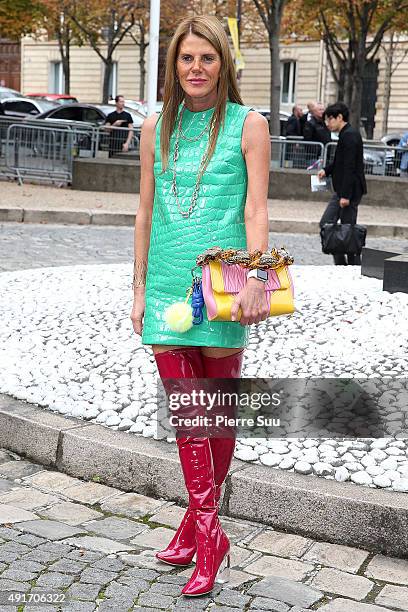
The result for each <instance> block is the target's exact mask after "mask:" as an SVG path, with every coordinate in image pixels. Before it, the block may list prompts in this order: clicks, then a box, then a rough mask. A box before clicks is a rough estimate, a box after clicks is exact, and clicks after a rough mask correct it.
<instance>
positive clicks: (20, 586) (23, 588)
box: [0, 576, 31, 593]
mask: <svg viewBox="0 0 408 612" xmlns="http://www.w3.org/2000/svg"><path fill="white" fill-rule="evenodd" d="M30 588H31V584H30V583H29V582H16V581H15V580H6V579H3V578H1V576H0V591H17V592H18V593H27V591H29V590H30Z"/></svg>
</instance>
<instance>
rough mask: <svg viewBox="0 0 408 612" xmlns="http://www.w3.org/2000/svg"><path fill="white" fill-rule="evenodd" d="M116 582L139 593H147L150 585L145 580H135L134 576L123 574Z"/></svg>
mask: <svg viewBox="0 0 408 612" xmlns="http://www.w3.org/2000/svg"><path fill="white" fill-rule="evenodd" d="M117 582H118V583H120V584H123V585H125V586H129V587H131V588H132V590H135V589H138V591H139V593H141V592H143V591H148V590H149V589H150V583H149V582H147V580H143V578H135V577H134V576H129V575H128V574H123V575H122V576H120V577H119V578H118V579H117Z"/></svg>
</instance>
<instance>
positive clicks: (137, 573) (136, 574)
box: [125, 567, 170, 582]
mask: <svg viewBox="0 0 408 612" xmlns="http://www.w3.org/2000/svg"><path fill="white" fill-rule="evenodd" d="M125 575H127V576H132V577H133V578H142V579H143V580H155V579H156V578H160V577H161V576H160V574H159V572H156V571H155V570H152V569H147V568H143V567H142V568H140V567H130V568H128V569H127V570H126V573H125ZM163 578H164V582H168V580H167V581H166V578H170V576H166V574H164V575H163Z"/></svg>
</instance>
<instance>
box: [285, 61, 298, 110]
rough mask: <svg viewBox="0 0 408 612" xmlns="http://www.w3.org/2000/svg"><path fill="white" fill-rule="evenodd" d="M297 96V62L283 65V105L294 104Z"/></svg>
mask: <svg viewBox="0 0 408 612" xmlns="http://www.w3.org/2000/svg"><path fill="white" fill-rule="evenodd" d="M295 95H296V62H282V63H281V103H282V104H294V103H295Z"/></svg>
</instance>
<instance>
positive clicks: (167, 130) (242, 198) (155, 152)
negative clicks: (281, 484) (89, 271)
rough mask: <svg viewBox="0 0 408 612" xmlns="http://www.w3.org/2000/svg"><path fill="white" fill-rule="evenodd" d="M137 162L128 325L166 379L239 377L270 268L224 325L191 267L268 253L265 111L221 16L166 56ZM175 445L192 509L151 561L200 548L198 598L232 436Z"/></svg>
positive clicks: (224, 544) (264, 312)
mask: <svg viewBox="0 0 408 612" xmlns="http://www.w3.org/2000/svg"><path fill="white" fill-rule="evenodd" d="M140 159H141V186H140V206H139V209H138V212H137V219H136V225H135V262H134V277H133V285H134V303H133V308H132V313H131V319H132V323H133V327H134V331H135V333H136V334H139V335H141V339H142V343H143V344H149V345H151V346H152V350H153V353H154V356H155V360H156V363H157V367H158V371H159V374H160V377H161V378H162V379H164V380H165V379H168V378H177V379H183V378H190V379H191V378H214V377H217V378H239V377H240V376H241V366H242V360H243V354H244V349H245V346H246V345H247V343H248V338H249V325H251V324H253V323H258V322H260V321H262V320H264V319H266V317H267V316H268V314H269V307H268V303H267V299H266V291H265V271H264V270H260V269H255V270H252V271H251V273H250V277H249V278H246V277H245V284H244V286H243V287H242V289H241V290H240V291H239V292H238V293H237V294H236V295H235V299H234V302H233V305H232V307H231V312H230V320H217V321H216V320H209V318H208V317H207V312H206V309H205V308H203V302H202V298H201V302H200V296H199V295H198V294H199V291H198V293H197V292H196V291H195V290H196V289H197V288H198V289H200V287H201V285H200V281H199V280H198V281H197V278H195V277H194V271H193V269H194V267H196V258H197V256H198V255H199V254H200V253H202V252H203V251H205V250H206V249H209V248H210V247H213V246H215V245H216V246H218V247H221V249H226V250H228V249H229V250H231V249H238V250H244V249H247V250H248V252H253V251H261V252H265V251H266V249H267V247H268V214H267V193H268V181H269V164H270V137H269V130H268V124H267V121H266V120H265V119H264V117H262V115H260V114H259V113H257V112H255V111H252V110H251V109H250V108H249V107H247V106H244V105H243V102H242V98H241V96H240V93H239V90H238V86H237V81H236V74H235V67H234V62H233V59H232V56H231V52H230V49H229V45H228V39H227V36H226V34H225V31H224V28H223V26H222V24H221V23H220V21H219V20H218V19H217V18H215V17H212V16H205V15H201V16H195V17H189V18H186V19H184V20H183V21H182V22H181V23H180V24H179V26H178V27H177V29H176V31H175V33H174V36H173V38H172V40H171V42H170V44H169V47H168V51H167V60H166V72H165V84H164V100H163V110H162V112H161V113H160V116H158V115H157V114H154V115H152V116H150V117H148V118H147V119H146V120H145V121H144V124H143V127H142V133H141V145H140ZM192 273H193V284H192ZM266 277H268V274H267V273H266ZM194 279H195V280H194ZM195 281H197V282H195ZM189 286H190V290H189V291H187V293H186V290H188V288H189ZM196 293H197V294H196ZM191 296H192V306H191V307H190V306H189V305H188V304H187V301H188V299H189V298H190V297H191ZM197 296H198V297H197ZM191 313H193V315H192V314H191ZM142 321H143V323H142ZM176 443H177V446H178V451H179V457H180V462H181V467H182V471H183V476H184V481H185V485H186V488H187V490H188V494H189V506H188V508H187V511H186V513H185V515H184V518H183V519H182V521H181V524H180V526H179V528H178V530H177V532H176V534H175V536H174V537H173V539H172V541H171V542H170V543H169V544H168V546H167V547H166V548H165V549H164V550H162V551H160V552H158V553H157V557H158V558H159V559H161V560H162V561H164V562H166V563H171V564H172V565H175V566H177V565H180V566H184V565H189V564H190V563H191V561H192V558H193V556H194V554H196V566H195V570H194V572H193V574H192V576H191V578H190V580H188V582H187V584H186V585H185V586H184V588H183V589H182V593H183V594H184V595H190V596H193V595H201V594H204V593H208V592H210V591H211V589H212V588H213V586H214V582H215V580H216V578H217V574H219V572H220V570H221V569H222V567H223V565H225V564H226V565H227V566H228V565H229V552H230V544H229V540H228V537H227V536H226V534H225V533H224V531H223V529H222V527H221V524H220V521H219V519H218V510H219V500H220V495H221V487H222V484H223V482H224V480H225V478H226V476H227V474H228V469H229V467H230V463H231V460H232V457H233V453H234V447H235V438H234V437H228V435H226V436H225V438H222V437H212V436H211V437H204V436H194V435H185V432H184V433H183V435H178V436H176Z"/></svg>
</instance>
